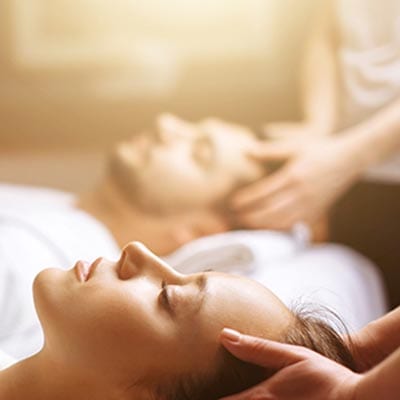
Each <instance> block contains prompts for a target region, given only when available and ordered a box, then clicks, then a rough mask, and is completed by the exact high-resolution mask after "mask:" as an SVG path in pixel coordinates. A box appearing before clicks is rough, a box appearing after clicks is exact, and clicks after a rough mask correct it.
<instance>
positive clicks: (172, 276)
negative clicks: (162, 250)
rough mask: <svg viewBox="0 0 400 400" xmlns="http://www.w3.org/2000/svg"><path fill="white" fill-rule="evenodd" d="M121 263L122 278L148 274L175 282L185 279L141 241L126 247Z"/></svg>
mask: <svg viewBox="0 0 400 400" xmlns="http://www.w3.org/2000/svg"><path fill="white" fill-rule="evenodd" d="M119 264H120V265H119V277H120V279H131V278H133V277H135V276H138V275H141V276H143V275H148V276H152V277H155V278H159V279H161V280H166V281H168V282H174V283H177V282H179V281H181V280H182V279H183V275H181V274H179V273H178V272H176V271H175V270H174V269H173V268H171V267H170V266H169V265H168V264H166V263H165V262H164V261H163V260H161V259H160V258H159V257H157V256H156V255H155V254H154V253H152V252H151V251H150V250H149V249H148V248H147V247H146V246H145V245H144V244H142V243H140V242H131V243H128V244H127V245H126V246H125V247H124V249H123V251H122V255H121V259H120V260H119Z"/></svg>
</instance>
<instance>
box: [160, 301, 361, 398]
mask: <svg viewBox="0 0 400 400" xmlns="http://www.w3.org/2000/svg"><path fill="white" fill-rule="evenodd" d="M322 311H323V313H322ZM322 311H321V310H318V311H315V310H310V309H308V310H307V309H306V308H305V307H302V308H301V309H299V308H297V309H295V310H294V311H293V314H294V316H295V319H294V323H293V324H291V325H290V326H289V328H288V329H287V330H286V331H285V332H284V334H283V336H282V338H281V342H283V343H288V344H293V345H299V346H304V347H307V348H309V349H311V350H313V351H315V352H317V353H319V354H322V355H323V356H325V357H328V358H330V359H332V360H334V361H336V362H338V363H339V364H342V365H344V366H346V367H347V368H349V369H351V370H355V361H354V358H353V356H352V353H351V351H350V349H349V347H348V345H347V344H346V343H345V341H344V340H343V338H342V337H341V335H340V334H339V333H338V332H337V331H336V330H335V328H333V325H332V323H333V322H336V323H338V324H339V325H340V327H341V328H342V330H344V331H345V332H347V330H346V329H345V326H344V324H343V323H342V322H341V320H340V318H339V317H338V316H337V315H335V314H334V313H332V312H331V311H328V310H325V309H324V310H322ZM327 317H329V318H328V320H331V321H330V322H329V323H328V322H326V321H327ZM350 345H351V344H350ZM220 352H221V356H220V362H219V363H218V366H217V368H216V369H214V370H213V371H210V373H209V374H208V375H200V374H196V375H193V376H192V375H183V376H180V377H179V378H177V379H173V380H171V381H170V382H169V383H168V384H167V385H165V384H161V385H160V386H159V387H158V388H156V390H155V392H154V395H155V398H156V399H163V400H217V399H219V398H221V397H224V396H228V395H231V394H234V393H238V392H241V391H243V390H246V389H248V388H250V387H252V386H254V385H256V384H258V383H260V382H262V381H263V380H265V379H267V378H268V377H270V376H272V375H273V374H274V372H275V371H272V370H266V369H265V368H262V367H259V366H256V365H253V364H249V363H246V362H244V361H241V360H239V359H237V358H236V357H234V356H233V355H231V354H230V353H229V352H228V351H226V350H225V349H224V348H222V347H221V349H220Z"/></svg>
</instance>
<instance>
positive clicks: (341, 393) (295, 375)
mask: <svg viewBox="0 0 400 400" xmlns="http://www.w3.org/2000/svg"><path fill="white" fill-rule="evenodd" d="M234 334H236V335H234ZM221 341H222V344H223V345H224V346H225V348H226V349H227V350H228V351H230V352H231V353H232V354H233V355H234V356H236V357H238V358H240V359H242V360H243V361H246V362H250V363H253V364H257V365H260V366H262V367H265V368H268V369H273V370H277V372H276V373H275V374H274V375H273V376H272V377H271V378H269V379H268V380H266V381H265V382H263V383H261V384H259V385H257V386H255V387H254V388H250V389H249V390H247V391H245V392H242V393H239V394H237V395H233V396H229V397H225V398H224V399H223V400H256V399H257V400H353V399H355V397H354V395H355V391H356V388H357V385H358V383H359V381H360V380H361V375H358V374H355V373H353V372H352V371H350V370H348V369H347V368H345V367H343V366H341V365H339V364H337V363H335V362H333V361H331V360H328V359H327V358H325V357H322V356H320V355H319V354H317V353H314V352H313V351H311V350H308V349H306V348H303V347H299V346H292V345H288V344H281V343H277V342H273V341H269V340H264V339H259V338H255V337H252V336H247V335H239V334H237V333H236V332H234V331H230V330H226V329H225V330H224V331H223V333H222V336H221Z"/></svg>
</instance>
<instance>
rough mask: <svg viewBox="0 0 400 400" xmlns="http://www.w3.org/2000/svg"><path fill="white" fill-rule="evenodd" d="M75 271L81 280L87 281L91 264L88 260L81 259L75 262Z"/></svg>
mask: <svg viewBox="0 0 400 400" xmlns="http://www.w3.org/2000/svg"><path fill="white" fill-rule="evenodd" d="M74 269H75V273H76V275H77V277H78V279H79V280H80V281H81V282H86V281H87V280H88V277H89V273H90V269H91V265H90V264H89V263H88V262H87V261H82V260H79V261H78V262H77V263H76V264H75V267H74Z"/></svg>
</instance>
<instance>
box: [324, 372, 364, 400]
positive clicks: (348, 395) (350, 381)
mask: <svg viewBox="0 0 400 400" xmlns="http://www.w3.org/2000/svg"><path fill="white" fill-rule="evenodd" d="M363 379H364V376H363V375H360V374H356V373H354V374H352V376H351V377H348V378H347V379H345V380H344V381H343V382H341V383H340V385H338V387H337V390H336V391H335V393H334V395H333V397H332V398H334V399H337V400H364V399H363V398H361V397H359V392H360V389H359V388H360V386H361V385H362V381H363Z"/></svg>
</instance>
